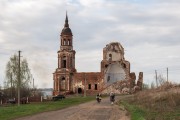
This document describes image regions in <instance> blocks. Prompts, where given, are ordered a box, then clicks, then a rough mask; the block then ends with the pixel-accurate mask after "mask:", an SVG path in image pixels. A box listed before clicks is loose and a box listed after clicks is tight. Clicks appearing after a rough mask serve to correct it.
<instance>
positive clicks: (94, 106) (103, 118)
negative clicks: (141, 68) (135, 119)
mask: <svg viewBox="0 0 180 120" xmlns="http://www.w3.org/2000/svg"><path fill="white" fill-rule="evenodd" d="M117 99H120V97H116V100H117ZM16 120H130V118H129V116H127V111H126V110H124V109H120V107H119V106H118V105H115V104H114V105H111V104H110V101H109V98H104V99H102V101H101V103H97V102H96V101H91V102H88V103H84V104H80V105H77V106H73V107H69V108H65V109H61V110H57V111H50V112H44V113H40V114H36V115H32V116H27V117H23V118H19V119H16Z"/></svg>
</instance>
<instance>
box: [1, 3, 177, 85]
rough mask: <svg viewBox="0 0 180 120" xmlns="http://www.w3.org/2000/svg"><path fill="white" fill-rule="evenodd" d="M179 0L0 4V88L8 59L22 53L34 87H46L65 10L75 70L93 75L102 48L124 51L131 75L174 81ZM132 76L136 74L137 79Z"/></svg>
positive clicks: (100, 56) (51, 71)
mask: <svg viewBox="0 0 180 120" xmlns="http://www.w3.org/2000/svg"><path fill="white" fill-rule="evenodd" d="M179 6H180V0H1V1H0V86H3V81H4V79H5V66H6V64H7V62H8V60H9V58H10V57H11V56H12V55H13V54H15V53H18V51H19V50H21V51H22V56H23V57H22V59H23V58H26V59H27V61H28V63H29V67H30V69H31V72H32V74H33V77H34V80H35V85H36V86H37V87H38V88H43V87H45V88H47V87H48V88H52V87H53V76H52V73H53V72H54V71H55V69H56V68H57V51H58V50H59V48H60V40H59V39H60V36H59V35H60V32H61V30H62V28H63V26H64V21H65V14H66V10H67V11H68V18H69V25H70V28H71V30H72V32H73V42H74V46H73V47H74V50H76V69H77V71H78V72H99V71H100V62H101V60H102V54H103V51H102V50H103V48H104V47H105V46H106V44H108V43H110V42H112V41H114V42H120V43H121V44H122V46H123V47H124V49H125V59H126V60H128V61H129V62H130V63H131V72H135V73H136V74H138V72H140V71H142V72H144V82H145V83H148V84H150V83H151V82H152V81H155V78H154V76H155V70H157V72H158V74H162V75H163V76H164V77H165V78H166V68H167V67H168V68H169V80H171V81H172V82H178V83H180V79H179V78H180V7H179ZM137 77H138V75H137Z"/></svg>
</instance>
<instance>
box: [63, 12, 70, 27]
mask: <svg viewBox="0 0 180 120" xmlns="http://www.w3.org/2000/svg"><path fill="white" fill-rule="evenodd" d="M64 27H69V24H68V16H67V11H66V19H65V24H64Z"/></svg>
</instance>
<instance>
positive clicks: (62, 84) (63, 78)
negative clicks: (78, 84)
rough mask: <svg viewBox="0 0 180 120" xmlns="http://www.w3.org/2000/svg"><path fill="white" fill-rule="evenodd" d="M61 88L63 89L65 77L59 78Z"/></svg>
mask: <svg viewBox="0 0 180 120" xmlns="http://www.w3.org/2000/svg"><path fill="white" fill-rule="evenodd" d="M61 90H65V77H62V79H61Z"/></svg>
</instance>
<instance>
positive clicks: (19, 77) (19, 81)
mask: <svg viewBox="0 0 180 120" xmlns="http://www.w3.org/2000/svg"><path fill="white" fill-rule="evenodd" d="M18 53H19V65H18V67H19V72H18V73H19V74H18V106H20V88H21V66H20V63H21V60H20V58H21V51H18Z"/></svg>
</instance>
